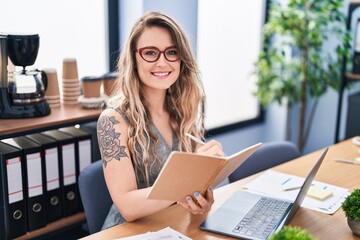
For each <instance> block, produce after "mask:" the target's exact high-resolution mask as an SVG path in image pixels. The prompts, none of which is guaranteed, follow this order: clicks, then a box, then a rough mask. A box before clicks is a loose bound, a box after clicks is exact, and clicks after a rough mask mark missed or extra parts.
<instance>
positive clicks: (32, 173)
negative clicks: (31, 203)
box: [26, 153, 43, 197]
mask: <svg viewBox="0 0 360 240" xmlns="http://www.w3.org/2000/svg"><path fill="white" fill-rule="evenodd" d="M26 159H27V176H28V189H29V197H34V196H38V195H41V194H43V188H42V173H41V157H40V153H33V154H28V155H26Z"/></svg>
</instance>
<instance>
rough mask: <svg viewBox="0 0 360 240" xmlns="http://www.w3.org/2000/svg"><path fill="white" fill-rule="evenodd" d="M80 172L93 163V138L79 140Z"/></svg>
mask: <svg viewBox="0 0 360 240" xmlns="http://www.w3.org/2000/svg"><path fill="white" fill-rule="evenodd" d="M79 160H80V172H81V171H82V170H83V169H84V168H86V167H87V166H89V165H90V164H91V140H90V139H88V140H82V141H79Z"/></svg>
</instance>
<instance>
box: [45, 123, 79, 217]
mask: <svg viewBox="0 0 360 240" xmlns="http://www.w3.org/2000/svg"><path fill="white" fill-rule="evenodd" d="M41 134H43V135H45V136H48V137H51V138H53V139H55V140H56V141H57V142H58V156H59V159H60V165H61V167H60V170H61V171H60V172H61V175H60V176H61V177H60V186H61V188H62V193H63V195H62V202H63V216H64V217H67V216H71V215H73V214H76V213H78V212H79V194H78V193H79V190H78V184H77V179H76V155H75V139H74V138H73V137H71V136H70V135H68V134H65V133H63V132H60V131H59V130H50V131H45V132H42V133H41Z"/></svg>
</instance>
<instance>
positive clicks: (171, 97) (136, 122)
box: [114, 12, 205, 185]
mask: <svg viewBox="0 0 360 240" xmlns="http://www.w3.org/2000/svg"><path fill="white" fill-rule="evenodd" d="M152 26H157V27H161V28H165V29H167V30H169V32H170V34H171V36H172V39H173V41H174V43H175V45H176V47H177V49H178V51H179V54H180V60H181V65H180V74H179V78H178V79H177V81H176V82H175V83H174V84H173V85H172V86H171V87H170V88H169V89H168V90H167V95H166V106H167V110H168V112H169V114H170V124H171V126H172V129H173V130H174V132H175V133H176V135H177V137H178V139H179V149H178V150H179V151H186V152H193V151H194V150H195V144H194V143H193V142H191V141H190V139H189V138H188V137H186V136H185V133H190V134H193V135H196V136H198V137H200V138H202V139H203V138H204V114H205V107H204V105H205V94H204V89H203V85H202V82H201V79H200V74H199V71H198V66H197V64H196V61H195V58H194V56H193V53H192V51H191V47H190V44H189V40H188V39H187V36H186V34H185V32H184V30H183V29H182V28H181V27H180V26H179V24H177V23H176V22H175V21H174V20H173V19H172V18H171V17H169V16H166V15H164V14H162V13H159V12H150V13H148V14H146V15H144V16H143V17H141V18H140V19H139V20H138V21H137V22H136V23H135V25H134V26H133V28H132V29H131V32H130V35H129V37H128V40H127V42H126V43H125V46H124V49H123V51H122V53H121V55H120V58H119V61H118V73H119V75H118V79H117V81H116V82H117V85H116V89H114V90H115V91H116V92H117V93H119V94H120V95H121V97H120V100H119V102H118V103H119V104H120V105H119V108H120V110H121V111H122V112H124V113H125V115H126V116H127V117H128V120H129V128H128V129H129V130H128V137H129V138H128V139H129V140H128V147H129V151H130V154H131V157H132V161H133V164H134V167H135V169H136V170H139V171H141V172H142V174H143V175H144V177H145V179H146V182H147V185H149V172H150V169H151V166H150V164H149V159H150V156H151V155H152V156H154V158H155V161H159V159H158V157H157V156H156V154H155V145H156V144H157V142H158V139H156V138H155V136H154V135H153V133H152V132H151V131H150V128H149V123H150V122H151V115H150V113H149V110H148V108H147V102H146V98H145V96H144V92H143V88H142V84H141V81H140V79H139V75H138V73H137V70H136V59H135V54H134V53H135V49H136V45H137V41H138V39H139V37H140V36H141V34H142V32H143V31H144V29H145V28H147V27H152ZM118 96H119V95H118ZM150 142H154V143H155V144H154V145H153V147H151V148H150ZM136 144H138V146H137V145H136ZM139 148H140V149H139ZM142 165H143V166H145V172H144V171H143V170H142V169H141V166H142ZM151 165H153V164H151Z"/></svg>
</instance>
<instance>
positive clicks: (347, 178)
mask: <svg viewBox="0 0 360 240" xmlns="http://www.w3.org/2000/svg"><path fill="white" fill-rule="evenodd" d="M359 149H360V148H359V147H357V146H355V145H354V144H352V143H351V140H347V141H344V142H341V143H338V144H336V145H334V146H331V147H330V150H329V152H328V154H327V156H326V157H325V159H324V162H323V164H322V166H321V167H320V169H319V172H318V174H317V176H316V178H315V179H316V180H318V181H322V182H326V183H329V184H333V185H337V186H341V187H345V188H348V189H350V190H353V189H354V188H359V187H360V180H359V179H360V166H358V165H352V164H346V163H338V162H335V161H333V158H334V157H341V158H347V159H353V158H354V157H356V156H358V150H359ZM321 153H322V150H319V151H316V152H314V153H311V154H308V155H306V156H303V157H301V158H298V159H296V160H293V161H290V162H287V163H285V164H282V165H279V166H276V167H274V168H273V169H274V170H276V171H281V172H284V173H289V174H293V175H297V176H301V177H306V175H307V173H308V172H309V171H310V169H311V167H312V166H313V165H314V164H315V161H316V160H317V159H318V158H319V156H320V155H321ZM257 175H259V174H257ZM257 175H253V176H250V177H248V178H245V179H243V180H240V181H237V182H235V183H232V184H229V185H226V186H223V187H221V188H218V189H216V190H215V203H214V205H213V209H212V211H211V212H213V211H214V210H215V209H216V208H218V207H219V206H220V205H221V204H222V203H223V202H224V201H225V200H226V199H227V198H228V197H229V196H230V195H231V194H232V193H233V192H234V191H237V190H242V186H243V185H244V184H246V183H247V182H249V181H250V180H252V179H254V178H255V177H256V176H257ZM211 212H210V213H209V214H211ZM205 219H206V215H196V216H195V215H191V214H189V213H188V212H187V211H186V210H185V209H183V208H182V207H181V206H179V205H173V206H171V207H169V208H167V209H165V210H163V211H161V212H159V213H156V214H153V215H151V216H148V217H146V218H143V219H140V220H137V221H135V222H132V223H125V224H122V225H118V226H115V227H112V228H110V229H107V230H104V231H101V232H98V233H96V234H93V235H90V236H88V237H85V238H83V240H95V239H98V240H100V239H101V240H106V239H114V238H119V237H126V236H131V235H136V234H140V233H145V232H148V231H157V230H160V229H162V228H165V227H167V226H170V227H171V228H173V229H175V230H177V231H179V232H181V233H182V234H185V235H186V236H188V237H190V238H192V239H234V238H231V237H226V236H222V235H219V234H214V233H210V232H206V231H202V230H200V229H199V226H200V224H201V223H202V222H203V221H204V220H205ZM289 225H291V226H300V227H302V228H305V229H307V230H308V231H309V232H310V233H311V234H313V235H314V236H315V237H317V238H318V239H337V240H342V239H359V238H357V237H356V236H355V235H353V234H352V232H351V230H350V228H349V227H348V225H347V221H346V217H345V215H344V212H343V211H342V210H341V209H339V210H338V211H337V212H336V213H335V214H333V215H327V214H324V213H320V212H316V211H313V210H309V209H306V208H300V209H299V211H298V212H297V213H296V214H295V216H294V218H293V219H292V220H291V222H290V224H289Z"/></svg>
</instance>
